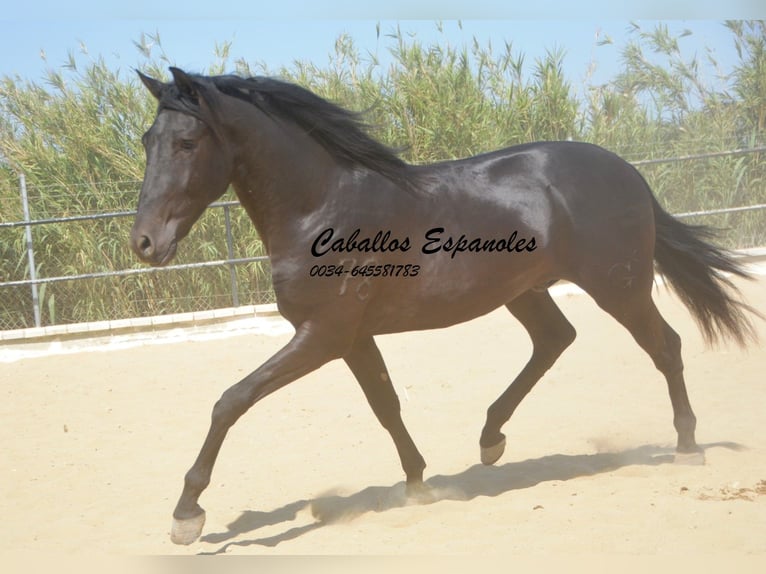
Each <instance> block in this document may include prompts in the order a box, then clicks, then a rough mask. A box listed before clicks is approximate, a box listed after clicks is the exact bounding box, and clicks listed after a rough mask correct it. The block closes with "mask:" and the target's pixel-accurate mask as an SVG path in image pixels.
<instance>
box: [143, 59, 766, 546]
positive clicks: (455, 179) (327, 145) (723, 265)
mask: <svg viewBox="0 0 766 574" xmlns="http://www.w3.org/2000/svg"><path fill="white" fill-rule="evenodd" d="M171 72H172V74H173V81H172V82H170V83H163V82H160V81H158V80H155V79H152V78H149V77H147V76H145V75H143V74H140V77H141V80H142V81H143V83H144V84H145V85H146V87H147V88H148V89H149V91H150V92H151V93H152V94H153V95H154V96H155V97H156V98H157V100H158V101H159V108H158V112H157V117H156V119H155V121H154V124H153V125H152V126H151V128H150V129H149V130H148V131H147V132H146V134H145V135H144V137H143V143H144V146H145V148H146V156H147V164H146V174H145V177H144V182H143V186H142V188H141V195H140V197H139V201H138V214H137V216H136V220H135V224H134V227H133V230H132V233H131V244H132V247H133V249H134V250H135V252H136V253H137V254H138V256H139V257H140V258H141V259H142V260H143V261H145V262H147V263H150V264H152V265H164V264H167V263H168V262H169V261H170V260H171V259H172V258H173V256H174V255H175V253H176V249H177V245H178V242H179V241H180V240H181V239H183V238H184V237H185V236H186V235H187V233H188V232H189V229H190V228H191V227H192V225H193V223H194V222H195V221H196V220H197V219H198V218H199V217H200V215H201V214H202V213H203V211H204V210H205V208H206V207H207V206H208V205H209V204H210V203H211V202H213V201H214V200H216V199H217V198H219V197H220V196H221V195H222V194H223V193H224V192H225V191H226V189H227V187H228V186H229V185H232V186H233V187H234V189H235V190H236V193H237V196H238V197H239V200H240V202H241V203H242V205H243V206H244V208H245V209H246V210H247V213H248V215H249V216H250V218H251V219H252V221H253V223H254V225H255V227H256V229H257V231H258V233H259V235H260V237H261V239H262V240H263V242H264V245H265V246H266V249H267V251H268V253H269V256H270V258H271V266H272V272H273V284H274V290H275V292H276V296H277V304H278V307H279V311H280V313H281V314H282V315H283V316H284V317H285V318H286V319H287V320H289V321H290V322H291V323H292V325H293V326H294V327H295V335H294V336H293V338H292V339H291V341H290V342H289V343H288V344H287V345H286V346H285V347H284V348H283V349H281V350H280V351H279V352H278V353H276V354H275V355H274V356H273V357H272V358H271V359H269V360H268V361H267V362H266V363H264V364H263V365H261V366H260V367H259V368H258V369H256V370H255V371H254V372H252V373H251V374H250V375H248V376H246V377H245V378H244V379H242V381H240V382H239V383H237V384H236V385H234V386H232V387H231V388H230V389H228V390H227V391H226V392H225V393H224V394H223V396H222V397H221V399H220V400H219V401H218V402H217V403H216V405H215V408H214V409H213V414H212V423H211V426H210V430H209V434H208V435H207V438H206V440H205V442H204V444H203V446H202V449H201V451H200V453H199V456H198V458H197V460H196V462H195V463H194V465H193V466H192V467H191V469H190V470H189V472H188V473H187V474H186V476H185V484H184V489H183V493H182V495H181V498H180V500H179V501H178V505H177V507H176V509H175V511H174V513H173V516H174V519H175V520H174V523H173V532H172V539H173V541H174V542H177V543H181V544H189V543H191V542H193V541H194V540H196V539H197V538H198V536H199V535H200V533H201V531H202V526H203V524H204V517H205V514H204V511H203V510H202V508H201V507H200V506H199V505H198V499H199V496H200V494H201V493H202V491H203V490H204V489H205V488H206V487H207V486H208V484H209V482H210V476H211V473H212V469H213V465H214V462H215V459H216V457H217V455H218V452H219V450H220V448H221V445H222V443H223V441H224V438H225V436H226V433H227V431H228V430H229V428H230V427H231V426H232V425H233V424H234V423H235V422H236V421H237V419H238V418H239V417H240V416H242V415H243V414H244V413H245V412H246V411H247V410H248V409H249V408H250V407H252V406H253V405H254V404H255V403H256V402H258V401H259V400H260V399H262V398H264V397H265V396H267V395H269V394H270V393H273V392H274V391H276V390H277V389H279V388H281V387H283V386H285V385H287V384H288V383H291V382H292V381H294V380H296V379H298V378H299V377H302V376H303V375H306V374H308V373H310V372H311V371H313V370H315V369H317V368H318V367H320V366H321V365H323V364H324V363H327V362H328V361H331V360H333V359H341V358H342V359H343V360H344V361H345V362H346V363H347V364H348V366H349V368H350V369H351V371H352V372H353V374H354V376H355V377H356V379H357V380H358V381H359V384H360V385H361V387H362V390H363V391H364V394H365V395H366V397H367V400H368V401H369V403H370V405H371V407H372V410H373V411H374V413H375V415H376V416H377V417H378V419H379V420H380V423H381V424H382V425H383V426H384V427H385V428H386V429H387V430H388V432H389V433H390V434H391V437H392V439H393V442H394V444H395V445H396V449H397V451H398V453H399V457H400V458H401V463H402V467H403V469H404V472H405V474H406V477H407V486H408V490H409V491H410V492H417V491H419V490H421V489H423V488H424V486H423V470H424V468H425V466H426V464H425V461H424V460H423V457H422V456H421V454H420V453H419V452H418V449H417V448H416V446H415V444H414V442H413V441H412V439H411V438H410V435H409V433H408V432H407V429H406V428H405V426H404V423H403V422H402V419H401V416H400V405H399V401H398V398H397V396H396V394H395V392H394V389H393V386H392V384H391V380H390V377H389V374H388V371H387V369H386V365H385V363H384V362H383V358H382V357H381V355H380V352H379V351H378V348H377V346H376V344H375V341H374V339H373V337H374V336H375V335H378V334H382V333H396V332H401V331H412V330H418V329H434V328H438V327H446V326H448V325H453V324H456V323H459V322H461V321H467V320H469V319H473V318H474V317H478V316H480V315H483V314H486V313H488V312H490V311H492V310H493V309H496V308H497V307H499V306H501V305H505V306H506V307H507V308H508V310H509V311H510V312H511V313H512V314H513V315H514V317H516V318H517V319H518V320H519V321H520V322H521V324H522V325H523V326H524V328H525V329H526V330H527V331H528V333H529V336H530V337H531V339H532V343H533V345H534V350H533V352H532V357H531V358H530V360H529V362H528V363H527V365H526V366H525V367H524V368H523V369H522V371H521V373H520V374H519V375H518V376H517V377H516V379H515V380H514V381H513V383H512V384H511V385H510V386H509V387H508V389H507V390H506V391H505V392H504V393H503V394H502V395H501V396H500V397H499V398H498V399H497V401H495V403H494V404H492V405H491V406H490V407H489V409H488V411H487V418H486V424H485V425H484V428H483V430H482V432H481V437H480V440H479V443H480V447H481V460H482V462H484V463H485V464H492V463H494V462H495V461H496V460H497V459H498V458H500V456H501V455H502V453H503V450H504V447H505V436H504V435H503V434H502V433H501V427H502V426H503V424H504V423H505V422H506V421H508V420H509V418H510V417H511V414H512V413H513V411H514V409H516V407H517V406H518V405H519V403H520V402H521V400H522V399H523V398H524V396H525V395H526V394H527V393H528V392H529V391H530V390H531V389H532V387H533V386H534V385H535V383H536V382H537V381H538V380H539V379H540V377H541V376H542V375H543V373H545V372H546V371H547V370H548V369H549V368H550V367H551V365H553V363H554V361H556V359H557V358H558V357H559V355H560V354H561V353H562V351H564V349H566V347H567V346H569V345H570V344H571V343H572V341H573V340H574V338H575V330H574V328H573V327H572V325H571V324H570V323H569V322H568V321H567V319H566V318H565V317H564V315H563V314H562V313H561V311H560V310H559V308H558V307H557V306H556V303H555V302H554V301H553V299H552V298H551V296H550V295H549V293H548V287H549V286H550V285H551V284H552V283H554V282H555V281H558V280H562V279H563V280H568V281H571V282H573V283H575V284H577V285H579V286H580V287H581V288H582V289H583V290H585V291H586V292H587V293H588V294H589V295H590V296H591V297H593V299H594V300H595V301H596V303H597V304H598V305H599V306H600V307H601V308H602V309H604V310H605V311H606V312H607V313H609V314H611V315H612V316H613V317H614V318H615V319H617V321H619V322H620V323H621V324H622V325H624V326H625V328H627V329H628V331H630V333H631V334H632V335H633V337H634V338H635V340H636V342H637V343H638V344H639V345H640V346H641V347H642V348H643V349H644V350H645V351H646V352H647V353H648V354H649V356H650V357H651V359H652V360H653V361H654V364H655V365H656V367H657V369H658V370H659V371H660V372H661V373H662V374H663V375H664V376H665V378H666V379H667V384H668V389H669V392H670V400H671V403H672V406H673V413H674V425H675V428H676V431H677V433H678V445H677V452H679V453H695V452H699V447H698V446H697V443H696V442H695V438H694V431H695V425H696V419H695V416H694V414H693V412H692V409H691V406H690V405H689V399H688V397H687V393H686V387H685V383H684V378H683V364H682V361H681V340H680V338H679V336H678V335H677V334H676V332H675V331H673V329H672V328H671V327H670V326H669V325H668V324H667V323H666V322H665V320H664V319H663V318H662V317H661V316H660V314H659V312H658V311H657V308H656V307H655V305H654V302H653V301H652V295H651V291H652V284H653V278H654V268H655V263H656V265H657V268H658V270H659V272H660V273H661V274H662V275H663V276H664V277H665V278H666V279H667V281H668V283H669V284H670V285H671V286H672V287H673V288H674V290H675V292H676V293H677V294H678V295H679V296H680V297H681V299H682V300H683V302H684V303H685V304H686V305H687V306H688V307H689V309H690V310H691V312H692V314H693V315H694V317H695V319H696V320H697V321H698V323H699V325H700V327H701V329H702V332H703V334H704V335H705V337H706V339H707V340H709V341H710V342H714V341H715V340H717V339H718V338H720V336H727V337H729V338H732V339H733V340H734V341H736V342H738V343H740V344H743V343H744V342H746V340H747V339H749V338H751V337H752V336H753V333H754V331H753V328H752V325H751V324H750V323H749V321H748V319H747V317H746V313H745V311H746V310H748V309H749V308H748V307H746V306H745V305H744V304H743V303H741V302H740V301H739V300H738V298H737V297H736V294H734V293H732V291H731V289H732V285H731V283H730V281H729V280H727V279H726V278H725V274H728V273H731V274H734V275H737V276H747V275H746V273H745V272H744V270H743V269H742V267H741V266H740V265H739V264H738V263H737V262H736V261H734V260H733V259H732V258H731V256H730V255H729V254H727V253H726V252H724V251H723V250H721V249H719V248H717V247H715V246H714V245H712V244H711V242H710V238H709V231H708V230H707V229H705V228H701V227H694V226H689V225H686V224H684V223H681V222H679V221H677V220H676V219H674V218H673V217H671V216H670V215H668V214H667V213H666V212H665V211H664V210H663V209H662V208H661V207H660V205H659V204H658V203H657V201H656V199H655V198H654V197H653V195H652V193H651V190H650V189H649V187H648V185H647V183H646V181H645V180H644V179H643V177H642V176H641V175H640V174H639V173H638V171H636V169H634V168H633V167H632V166H631V165H629V164H628V163H626V162H625V161H624V160H622V159H620V158H619V157H617V156H616V155H614V154H612V153H610V152H608V151H606V150H604V149H601V148H599V147H596V146H594V145H589V144H584V143H574V142H543V143H532V144H526V145H520V146H516V147H510V148H508V149H503V150H500V151H496V152H492V153H487V154H483V155H479V156H476V157H472V158H468V159H463V160H459V161H449V162H444V163H438V164H434V165H422V166H416V165H410V164H407V163H406V162H404V161H403V160H402V159H401V158H400V157H399V156H398V155H397V153H396V152H395V151H393V150H392V149H390V148H388V147H386V146H384V145H382V144H381V143H379V142H377V141H375V140H374V139H373V138H371V137H370V136H369V135H367V132H366V125H365V124H364V123H363V122H362V120H361V118H360V116H359V115H357V114H354V113H352V112H349V111H347V110H344V109H342V108H341V107H338V106H337V105H335V104H332V103H330V102H328V101H326V100H323V99H322V98H320V97H318V96H316V95H315V94H313V93H311V92H309V91H307V90H305V89H303V88H301V87H298V86H295V85H292V84H289V83H285V82H281V81H278V80H274V79H269V78H260V77H258V78H248V79H245V78H240V77H236V76H217V77H204V76H198V75H189V74H186V73H184V72H182V71H181V70H178V69H176V68H171ZM445 113H449V112H448V110H445Z"/></svg>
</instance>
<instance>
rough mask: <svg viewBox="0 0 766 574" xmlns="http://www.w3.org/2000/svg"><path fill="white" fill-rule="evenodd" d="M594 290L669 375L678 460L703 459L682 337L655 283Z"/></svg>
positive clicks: (603, 307)
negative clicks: (658, 302) (655, 294)
mask: <svg viewBox="0 0 766 574" xmlns="http://www.w3.org/2000/svg"><path fill="white" fill-rule="evenodd" d="M586 290H587V288H586ZM589 292H590V291H589ZM590 293H591V295H593V297H594V299H595V300H596V303H598V305H599V306H600V307H601V308H602V309H604V310H605V311H607V312H608V313H609V314H610V315H612V316H613V317H614V318H615V319H617V320H618V321H619V322H620V323H622V325H624V326H625V328H626V329H628V331H630V334H631V335H633V338H634V339H635V340H636V342H637V343H638V344H639V345H640V346H641V348H642V349H644V351H646V352H647V354H648V355H649V356H650V357H651V359H652V361H653V362H654V365H655V366H656V367H657V370H659V371H660V372H661V373H662V374H663V375H664V376H665V380H666V381H667V384H668V392H669V393H670V402H671V405H672V406H673V424H674V426H675V429H676V432H677V433H678V445H677V448H676V452H677V460H688V461H689V462H693V463H697V462H701V461H702V459H701V458H700V456H699V455H700V453H701V452H702V451H701V449H700V448H699V447H698V446H697V442H696V440H695V438H694V431H695V428H696V426H697V419H696V417H695V416H694V412H693V411H692V407H691V405H690V404H689V396H688V395H687V393H686V383H685V382H684V375H683V371H684V364H683V360H682V359H681V337H679V335H678V333H676V332H675V331H674V330H673V329H672V328H671V327H670V325H668V323H667V322H666V321H665V319H664V318H663V317H662V315H660V312H659V311H658V310H657V307H656V306H655V304H654V301H653V300H652V296H651V284H650V283H648V282H647V285H646V286H645V287H642V288H639V289H635V290H633V291H629V292H627V293H626V292H617V291H613V292H612V293H601V294H599V293H596V294H595V295H594V293H593V292H590ZM679 455H680V456H679ZM684 455H693V456H687V457H684Z"/></svg>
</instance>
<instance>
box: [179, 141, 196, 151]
mask: <svg viewBox="0 0 766 574" xmlns="http://www.w3.org/2000/svg"><path fill="white" fill-rule="evenodd" d="M196 147H197V142H195V141H194V140H181V149H182V150H184V151H191V150H193V149H194V148H196Z"/></svg>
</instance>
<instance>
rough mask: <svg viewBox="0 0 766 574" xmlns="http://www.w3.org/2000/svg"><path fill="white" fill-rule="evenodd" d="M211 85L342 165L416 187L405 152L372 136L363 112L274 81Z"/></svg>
mask: <svg viewBox="0 0 766 574" xmlns="http://www.w3.org/2000/svg"><path fill="white" fill-rule="evenodd" d="M200 79H202V78H200ZM207 79H209V80H210V81H211V82H212V83H213V85H214V86H215V88H216V89H217V90H218V91H220V92H221V93H223V94H226V95H228V96H232V97H235V98H238V99H240V100H243V101H246V102H249V103H251V104H253V105H255V106H257V107H258V108H259V109H260V110H261V111H263V112H264V113H266V114H268V115H270V116H273V117H276V118H279V119H281V120H287V121H290V122H293V123H295V124H296V125H298V126H299V127H301V128H302V129H303V130H305V131H306V133H308V134H309V135H310V136H311V137H312V138H314V139H315V140H316V141H317V142H318V143H320V144H321V145H322V146H323V147H324V148H325V149H326V150H327V151H328V152H329V153H330V154H331V155H332V156H333V157H335V158H336V159H337V160H339V161H341V162H343V163H345V164H347V165H352V166H353V165H360V166H363V167H365V168H367V169H369V170H372V171H374V172H377V173H379V174H381V175H383V176H384V177H386V178H388V179H390V180H392V181H394V182H395V183H397V184H399V185H402V186H404V187H407V188H413V187H416V183H415V178H414V174H413V173H412V170H411V169H409V168H410V167H411V166H410V165H409V164H408V163H407V162H405V161H404V160H403V159H402V158H401V157H399V153H400V150H397V149H395V148H392V147H389V146H387V145H385V144H383V143H381V142H379V141H378V140H376V139H375V138H373V137H372V136H370V135H369V133H368V132H369V131H370V130H371V128H372V126H370V124H368V123H367V122H366V121H365V120H364V113H363V112H354V111H350V110H347V109H345V108H343V107H341V106H339V105H337V104H335V103H333V102H330V101H328V100H325V99H324V98H321V97H320V96H318V95H316V94H315V93H313V92H311V91H309V90H307V89H306V88H303V87H301V86H298V85H296V84H292V83H290V82H285V81H282V80H277V79H274V78H269V77H263V76H256V77H251V78H242V77H239V76H234V75H226V76H213V77H210V78H207Z"/></svg>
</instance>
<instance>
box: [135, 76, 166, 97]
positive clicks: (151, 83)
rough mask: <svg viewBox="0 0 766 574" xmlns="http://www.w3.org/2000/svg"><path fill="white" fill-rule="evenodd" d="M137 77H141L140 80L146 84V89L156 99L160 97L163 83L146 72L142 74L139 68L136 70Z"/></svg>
mask: <svg viewBox="0 0 766 574" xmlns="http://www.w3.org/2000/svg"><path fill="white" fill-rule="evenodd" d="M136 73H137V74H138V77H139V78H141V82H142V83H143V84H144V86H146V89H147V90H149V92H150V93H151V94H152V95H153V96H154V97H155V98H157V99H158V100H159V99H160V98H161V97H162V90H163V87H164V86H165V84H163V83H162V82H160V81H159V80H155V79H154V78H150V77H149V76H147V75H146V74H142V73H141V71H140V70H136Z"/></svg>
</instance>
